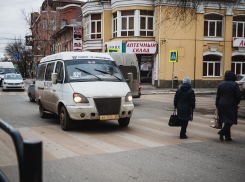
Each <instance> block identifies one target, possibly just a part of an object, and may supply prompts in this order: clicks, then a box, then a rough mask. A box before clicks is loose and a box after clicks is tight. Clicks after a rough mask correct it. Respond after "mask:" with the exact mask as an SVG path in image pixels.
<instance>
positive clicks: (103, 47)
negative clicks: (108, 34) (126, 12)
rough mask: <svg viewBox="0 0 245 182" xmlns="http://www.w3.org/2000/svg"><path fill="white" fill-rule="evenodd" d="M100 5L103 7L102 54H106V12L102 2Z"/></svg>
mask: <svg viewBox="0 0 245 182" xmlns="http://www.w3.org/2000/svg"><path fill="white" fill-rule="evenodd" d="M99 3H100V6H101V7H102V12H103V25H102V26H103V43H102V44H103V45H102V53H104V52H105V50H104V49H105V46H104V44H105V12H104V5H102V2H99Z"/></svg>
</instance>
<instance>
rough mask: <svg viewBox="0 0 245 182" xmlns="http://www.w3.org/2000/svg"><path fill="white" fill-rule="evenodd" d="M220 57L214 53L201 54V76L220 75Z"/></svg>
mask: <svg viewBox="0 0 245 182" xmlns="http://www.w3.org/2000/svg"><path fill="white" fill-rule="evenodd" d="M220 59H221V57H220V56H216V55H207V56H203V77H215V76H221V75H220V73H221V61H220Z"/></svg>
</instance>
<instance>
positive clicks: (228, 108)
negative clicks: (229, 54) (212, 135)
mask: <svg viewBox="0 0 245 182" xmlns="http://www.w3.org/2000/svg"><path fill="white" fill-rule="evenodd" d="M235 81H236V75H235V74H234V73H233V72H232V71H226V72H225V80H224V81H223V82H221V83H220V84H219V86H218V90H217V95H216V103H215V105H216V109H218V115H219V121H220V122H221V123H224V127H223V128H222V129H221V130H220V131H219V132H218V134H219V135H220V137H219V139H220V140H221V141H224V137H223V136H224V135H225V140H226V141H230V140H232V139H231V133H230V128H231V126H232V125H233V124H237V108H238V104H239V103H240V100H241V93H240V90H239V86H238V84H237V83H236V82H235Z"/></svg>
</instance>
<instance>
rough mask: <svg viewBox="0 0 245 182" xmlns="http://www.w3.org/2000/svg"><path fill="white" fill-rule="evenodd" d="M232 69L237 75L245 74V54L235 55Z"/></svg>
mask: <svg viewBox="0 0 245 182" xmlns="http://www.w3.org/2000/svg"><path fill="white" fill-rule="evenodd" d="M231 71H232V72H233V73H235V74H236V75H239V74H245V56H233V57H232V62H231Z"/></svg>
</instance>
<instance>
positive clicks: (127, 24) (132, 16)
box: [121, 10, 135, 37]
mask: <svg viewBox="0 0 245 182" xmlns="http://www.w3.org/2000/svg"><path fill="white" fill-rule="evenodd" d="M124 11H134V15H126V16H124V15H122V12H123V11H121V37H128V36H129V35H128V33H129V32H134V35H133V36H135V31H134V29H135V28H133V29H129V26H130V23H129V18H134V25H135V10H124ZM123 18H126V20H127V22H126V26H127V27H126V29H125V30H123V29H122V23H123V21H122V20H123ZM122 32H127V35H122ZM130 36H131V35H130Z"/></svg>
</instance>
